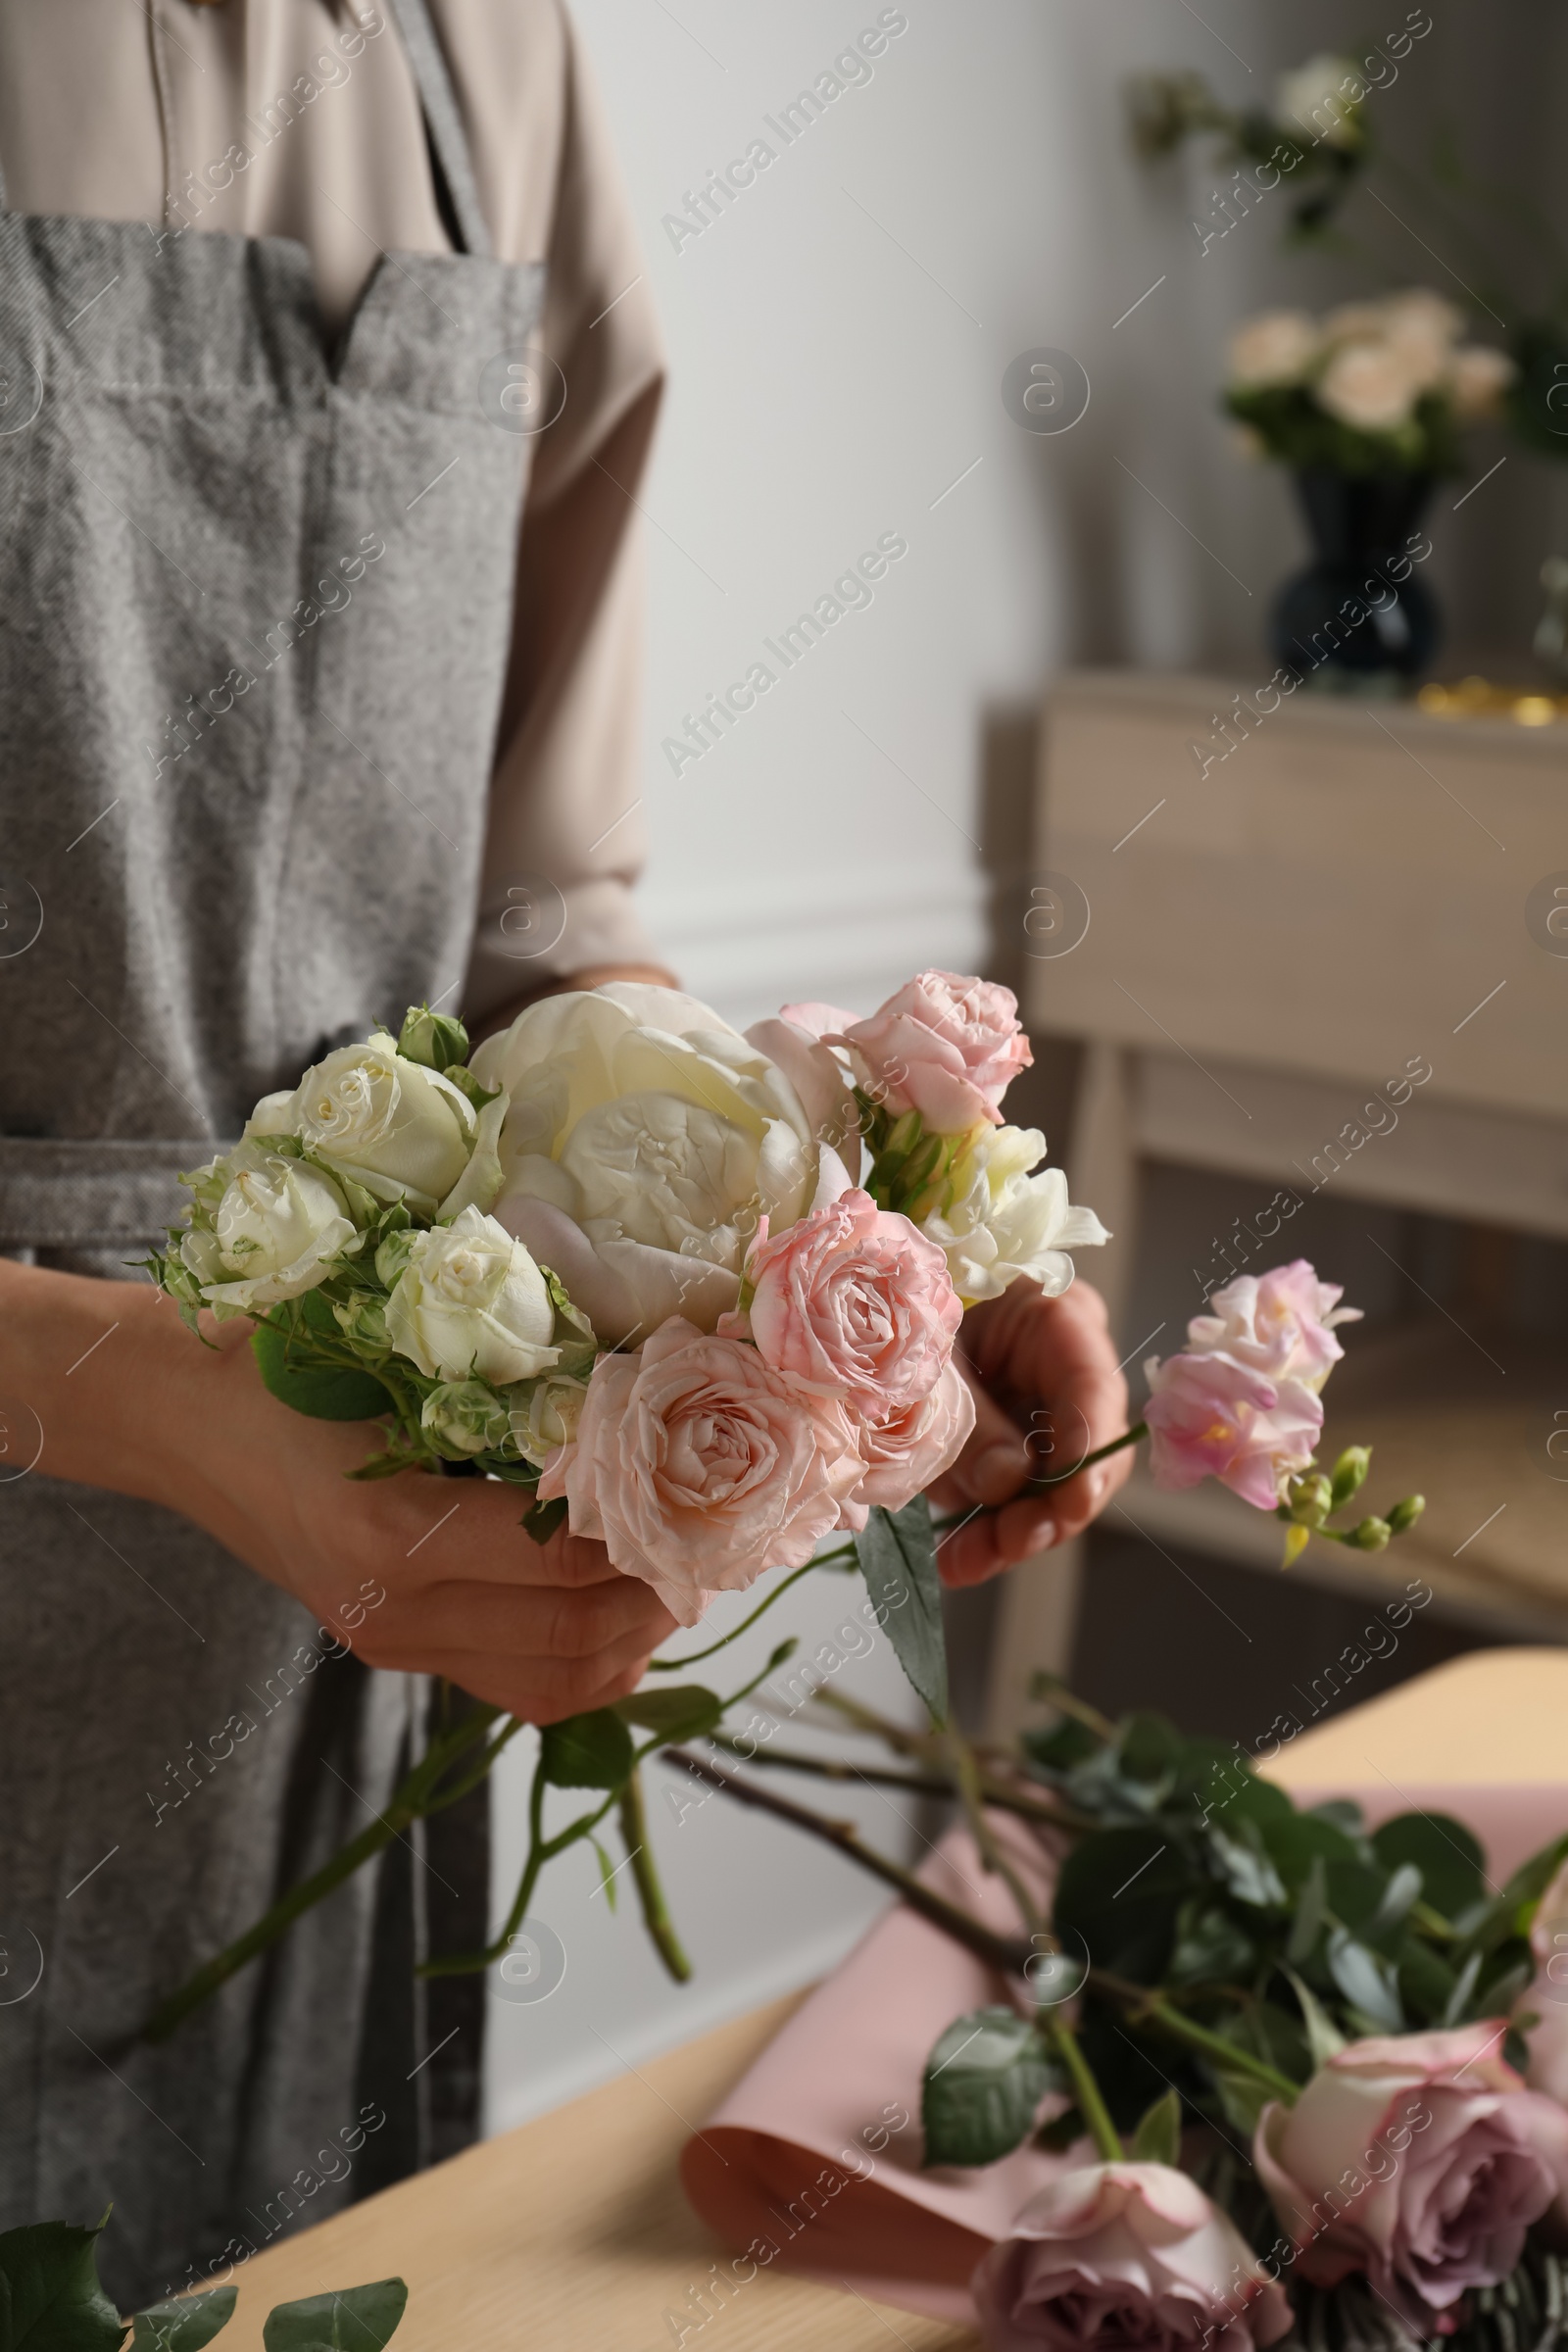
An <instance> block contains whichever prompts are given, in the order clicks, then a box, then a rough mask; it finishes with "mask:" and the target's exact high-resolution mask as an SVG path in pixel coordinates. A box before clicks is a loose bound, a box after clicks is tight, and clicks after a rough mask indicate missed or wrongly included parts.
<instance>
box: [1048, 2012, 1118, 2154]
mask: <svg viewBox="0 0 1568 2352" xmlns="http://www.w3.org/2000/svg"><path fill="white" fill-rule="evenodd" d="M1040 2029H1041V2032H1042V2033H1043V2034H1045V2036H1046V2039H1047V2040H1048V2041H1049V2042H1050V2043H1051V2045H1052V2047H1053V2048H1054V2050H1055V2052H1056V2055H1057V2056H1058V2057H1059V2058H1060V2060H1061V2062H1062V2065H1063V2066H1064V2067H1065V2068H1066V2070H1067V2073H1068V2076H1069V2078H1070V2080H1071V2082H1072V2086H1073V2090H1074V2093H1075V2094H1076V2097H1077V2100H1078V2112H1079V2114H1080V2115H1081V2116H1082V2117H1083V2119H1084V2122H1085V2123H1086V2124H1087V2125H1088V2126H1089V2132H1090V2136H1091V2138H1092V2139H1093V2140H1094V2143H1095V2145H1096V2147H1097V2148H1098V2149H1099V2150H1100V2153H1101V2155H1102V2156H1103V2158H1104V2160H1105V2162H1106V2163H1107V2164H1120V2162H1121V2161H1122V2159H1123V2157H1124V2156H1125V2155H1126V2153H1127V2151H1126V2149H1125V2148H1124V2147H1123V2146H1122V2144H1121V2134H1120V2133H1119V2132H1118V2131H1117V2130H1116V2127H1115V2125H1114V2124H1113V2123H1112V2122H1111V2120H1110V2109H1109V2108H1108V2107H1107V2106H1106V2105H1105V2100H1104V2094H1103V2091H1102V2090H1101V2087H1100V2084H1099V2083H1098V2082H1096V2080H1095V2072H1094V2069H1093V2067H1092V2066H1091V2065H1090V2063H1089V2061H1088V2059H1087V2058H1086V2057H1085V2056H1084V2054H1083V2051H1082V2049H1081V2048H1080V2047H1079V2043H1078V2036H1077V2034H1075V2033H1074V2032H1073V2030H1072V2028H1071V2026H1069V2025H1068V2023H1067V2020H1066V2019H1065V2018H1064V2017H1063V2016H1062V2015H1061V2013H1060V2011H1059V2010H1056V2011H1054V2012H1053V2014H1052V2015H1051V2016H1050V2017H1042V2019H1041V2021H1040Z"/></svg>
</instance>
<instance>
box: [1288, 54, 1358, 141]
mask: <svg viewBox="0 0 1568 2352" xmlns="http://www.w3.org/2000/svg"><path fill="white" fill-rule="evenodd" d="M1365 95H1366V84H1365V82H1364V81H1363V80H1362V79H1361V76H1360V74H1359V73H1357V71H1356V68H1355V63H1354V60H1353V59H1351V58H1348V57H1332V56H1330V55H1328V53H1327V52H1322V53H1320V54H1319V55H1318V56H1317V57H1309V58H1308V59H1307V61H1306V63H1305V65H1304V66H1298V67H1296V69H1295V70H1294V72H1292V73H1282V74H1281V75H1280V78H1279V81H1278V83H1277V84H1276V86H1275V96H1274V118H1275V121H1276V122H1277V123H1281V124H1282V125H1283V127H1284V128H1285V129H1286V130H1289V131H1292V132H1293V133H1294V134H1295V135H1296V136H1297V137H1298V138H1301V139H1304V140H1306V141H1307V142H1308V143H1309V144H1315V143H1316V141H1317V140H1318V139H1323V140H1326V142H1327V143H1328V145H1329V146H1330V147H1358V146H1359V145H1360V143H1361V101H1362V99H1363V98H1364V97H1365Z"/></svg>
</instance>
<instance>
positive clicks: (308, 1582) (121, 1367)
mask: <svg viewBox="0 0 1568 2352" xmlns="http://www.w3.org/2000/svg"><path fill="white" fill-rule="evenodd" d="M109 1326H117V1327H116V1328H115V1329H113V1331H112V1332H111V1333H110V1335H109V1336H108V1337H107V1338H105V1337H104V1335H105V1333H106V1329H107V1328H108V1327H109ZM203 1327H204V1334H205V1336H206V1337H208V1338H209V1339H210V1340H211V1341H212V1343H213V1345H212V1346H211V1347H209V1348H204V1347H202V1346H200V1344H199V1343H198V1342H197V1340H196V1339H195V1338H194V1337H193V1335H192V1334H191V1333H190V1332H189V1331H187V1330H186V1329H185V1328H184V1326H183V1325H182V1324H181V1323H179V1322H178V1320H177V1319H176V1317H175V1314H174V1311H173V1308H172V1305H171V1304H170V1303H169V1301H168V1300H167V1299H162V1298H160V1296H159V1294H158V1293H157V1292H156V1291H154V1290H153V1289H152V1288H151V1287H150V1286H148V1285H144V1284H140V1283H105V1282H95V1281H89V1280H86V1279H84V1278H81V1277H78V1276H74V1275H67V1274H56V1273H51V1272H46V1271H44V1270H43V1269H41V1268H36V1267H28V1266H17V1265H13V1264H10V1263H6V1264H4V1265H3V1268H0V1330H3V1331H4V1333H5V1335H6V1338H5V1349H4V1368H3V1373H0V1383H3V1388H4V1391H5V1393H6V1394H8V1395H9V1396H11V1397H16V1398H19V1399H23V1400H25V1401H27V1402H29V1403H30V1404H31V1405H32V1409H33V1410H34V1411H35V1412H36V1413H37V1415H38V1418H39V1420H40V1421H41V1422H42V1425H43V1429H44V1450H43V1454H42V1456H41V1459H40V1462H39V1468H40V1469H42V1470H44V1471H46V1472H49V1473H52V1474H53V1475H54V1476H56V1477H60V1478H70V1479H76V1480H80V1481H81V1482H82V1483H83V1484H86V1485H90V1486H101V1487H110V1488H113V1489H115V1490H117V1491H119V1492H120V1493H123V1494H131V1495H141V1496H143V1497H145V1498H146V1499H148V1500H150V1501H155V1502H160V1503H163V1504H165V1505H167V1506H168V1507H169V1508H171V1509H173V1510H177V1511H179V1512H182V1513H183V1515H184V1516H185V1517H186V1518H188V1519H192V1520H194V1521H195V1523H196V1524H197V1526H199V1527H202V1528H205V1529H206V1530H207V1532H208V1533H209V1534H210V1535H212V1536H215V1537H216V1538H217V1539H218V1541H219V1542H220V1543H221V1544H223V1545H224V1546H225V1547H226V1548H227V1549H228V1550H229V1551H231V1552H233V1553H234V1554H235V1555H236V1556H237V1557H238V1558H239V1559H242V1560H244V1561H246V1562H247V1563H248V1564H249V1565H250V1566H251V1567H252V1568H254V1569H256V1570H257V1571H258V1573H259V1574H260V1575H262V1576H265V1577H267V1578H268V1579H269V1580H270V1582H271V1583H273V1584H275V1585H280V1586H281V1587H282V1588H283V1589H284V1591H285V1592H288V1593H293V1594H294V1596H295V1597H296V1599H298V1600H300V1601H302V1602H303V1603H304V1605H305V1606H306V1607H307V1608H308V1609H310V1610H311V1611H312V1613H313V1614H314V1615H315V1616H316V1617H317V1619H318V1620H319V1623H320V1624H321V1625H322V1626H323V1627H326V1628H328V1629H330V1630H333V1631H336V1632H337V1633H338V1638H339V1639H341V1640H345V1641H348V1642H351V1643H352V1645H353V1647H354V1649H355V1651H356V1652H357V1653H358V1655H359V1656H361V1657H362V1658H364V1659H365V1660H366V1661H367V1662H368V1664H370V1665H372V1666H386V1667H393V1668H400V1669H407V1670H412V1671H417V1672H421V1673H426V1674H437V1675H443V1676H445V1677H446V1678H447V1679H448V1680H450V1681H452V1682H454V1683H456V1684H458V1685H459V1686H460V1688H462V1689H463V1690H465V1691H469V1692H471V1694H472V1695H473V1696H474V1697H475V1698H479V1699H484V1700H487V1701H489V1702H490V1703H492V1704H494V1705H496V1706H500V1707H504V1708H505V1709H506V1710H507V1711H508V1712H509V1713H510V1714H514V1715H518V1716H521V1717H523V1718H524V1719H525V1720H527V1721H529V1722H531V1723H550V1722H554V1721H556V1720H557V1719H558V1718H559V1717H561V1716H564V1715H572V1714H576V1713H578V1712H580V1711H581V1710H582V1709H585V1708H588V1707H596V1706H605V1705H608V1704H609V1703H610V1702H611V1701H612V1700H613V1699H615V1698H619V1697H623V1696H624V1695H625V1694H626V1693H627V1692H628V1691H633V1690H635V1689H636V1687H637V1684H638V1683H639V1682H640V1681H641V1679H642V1675H643V1671H644V1668H645V1666H646V1663H647V1660H648V1657H649V1654H650V1653H651V1651H652V1650H654V1649H655V1648H656V1647H657V1646H658V1644H659V1643H660V1642H662V1641H663V1640H664V1638H665V1636H666V1635H668V1634H669V1633H671V1632H672V1631H673V1630H674V1620H673V1618H671V1616H670V1615H669V1613H668V1611H667V1610H666V1609H665V1608H664V1606H663V1604H662V1602H661V1601H660V1600H659V1599H658V1598H657V1597H656V1596H655V1594H654V1593H653V1592H652V1590H651V1588H650V1587H649V1586H647V1585H645V1584H643V1583H642V1582H641V1581H640V1580H639V1579H637V1578H635V1577H627V1576H622V1575H620V1574H619V1572H618V1571H617V1570H615V1569H613V1568H612V1566H611V1564H610V1557H609V1554H608V1553H607V1552H606V1550H605V1548H604V1545H603V1544H596V1543H590V1542H587V1541H586V1540H584V1539H583V1538H581V1537H576V1536H568V1535H566V1534H564V1533H562V1534H560V1535H558V1536H556V1537H554V1538H552V1540H551V1541H550V1543H548V1544H535V1543H534V1542H533V1540H532V1539H531V1538H530V1537H529V1536H527V1535H526V1534H524V1532H523V1530H522V1528H521V1526H520V1525H519V1521H520V1520H521V1517H522V1503H523V1497H522V1495H521V1494H520V1493H519V1491H518V1490H517V1489H516V1488H515V1487H508V1486H504V1485H502V1484H500V1483H499V1482H496V1481H491V1480H485V1479H454V1480H446V1479H438V1478H431V1477H428V1476H425V1475H421V1474H420V1473H418V1472H403V1473H400V1474H399V1475H398V1476H397V1477H394V1478H387V1479H375V1480H370V1481H365V1482H359V1481H355V1480H352V1479H350V1478H348V1477H347V1476H346V1475H345V1474H346V1473H347V1472H348V1471H351V1470H355V1469H357V1468H358V1467H359V1466H360V1464H361V1463H362V1462H364V1461H366V1460H367V1459H368V1458H369V1456H370V1455H371V1454H372V1453H373V1452H374V1451H375V1450H376V1449H377V1448H378V1446H379V1445H380V1444H381V1440H382V1433H381V1431H380V1430H379V1428H378V1427H377V1426H376V1425H375V1424H374V1423H368V1422H341V1421H316V1420H311V1419H308V1418H307V1417H305V1416H304V1415H302V1414H299V1413H295V1412H293V1411H291V1410H290V1408H289V1407H288V1406H287V1405H285V1404H281V1403H279V1401H278V1400H277V1398H276V1397H272V1396H271V1395H270V1394H269V1392H268V1390H267V1389H266V1388H264V1386H263V1385H262V1379H261V1374H260V1372H259V1371H258V1369H257V1366H256V1361H255V1358H254V1356H253V1355H252V1353H251V1350H250V1347H249V1344H248V1343H249V1338H250V1332H251V1325H250V1324H249V1322H248V1321H246V1322H228V1323H222V1324H215V1323H212V1322H211V1321H210V1320H209V1319H208V1318H206V1317H204V1318H203ZM95 1342H100V1343H101V1344H100V1345H97V1346H94V1345H93V1344H94V1343H95ZM83 1348H92V1352H91V1354H90V1355H88V1356H87V1357H86V1358H85V1359H84V1360H83V1359H82V1356H81V1351H82V1349H83ZM84 1376H85V1377H84ZM68 1379H69V1387H68V1386H67V1385H66V1384H67V1381H68ZM377 1593H380V1594H383V1595H384V1597H382V1598H375V1597H373V1596H374V1595H375V1594H377Z"/></svg>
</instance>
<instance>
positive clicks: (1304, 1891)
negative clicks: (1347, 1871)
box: [1285, 1854, 1328, 1967]
mask: <svg viewBox="0 0 1568 2352" xmlns="http://www.w3.org/2000/svg"><path fill="white" fill-rule="evenodd" d="M1327 1912H1328V1873H1327V1871H1326V1870H1325V1868H1324V1865H1323V1857H1322V1855H1321V1854H1314V1855H1313V1856H1312V1867H1311V1869H1310V1870H1309V1871H1308V1872H1307V1874H1306V1884H1305V1885H1304V1886H1303V1887H1302V1888H1301V1891H1300V1894H1299V1897H1298V1898H1297V1905H1296V1917H1295V1918H1294V1919H1293V1920H1292V1922H1291V1933H1290V1937H1289V1940H1288V1941H1287V1943H1286V1946H1285V1957H1286V1959H1287V1960H1291V1961H1294V1962H1295V1963H1296V1965H1297V1966H1298V1967H1299V1966H1300V1964H1301V1962H1302V1961H1303V1960H1309V1959H1310V1958H1311V1956H1312V1953H1313V1950H1314V1949H1315V1947H1316V1944H1317V1939H1318V1937H1319V1936H1321V1935H1322V1933H1323V1922H1324V1919H1325V1917H1326V1916H1327Z"/></svg>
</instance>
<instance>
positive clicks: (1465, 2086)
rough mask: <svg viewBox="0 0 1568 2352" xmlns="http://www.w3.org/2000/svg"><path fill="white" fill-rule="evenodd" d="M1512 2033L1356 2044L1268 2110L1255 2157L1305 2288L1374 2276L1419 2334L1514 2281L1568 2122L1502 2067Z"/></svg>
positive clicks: (1561, 2161) (1471, 2031)
mask: <svg viewBox="0 0 1568 2352" xmlns="http://www.w3.org/2000/svg"><path fill="white" fill-rule="evenodd" d="M1505 2031H1506V2028H1505V2026H1504V2024H1503V2022H1502V2021H1501V2020H1500V2019H1497V2018H1493V2019H1490V2020H1483V2021H1482V2022H1481V2023H1480V2024H1479V2025H1473V2026H1461V2027H1459V2028H1458V2029H1457V2030H1456V2031H1455V2032H1453V2033H1451V2034H1397V2035H1392V2036H1389V2037H1386V2038H1381V2039H1376V2040H1369V2041H1352V2042H1351V2043H1350V2044H1349V2045H1348V2048H1346V2049H1343V2050H1341V2051H1340V2052H1339V2053H1338V2055H1337V2056H1335V2057H1333V2058H1331V2059H1330V2060H1329V2061H1328V2063H1327V2065H1326V2066H1323V2067H1320V2068H1319V2069H1318V2072H1317V2073H1316V2074H1315V2075H1314V2076H1313V2077H1312V2080H1311V2081H1310V2082H1308V2084H1307V2085H1306V2088H1305V2089H1304V2090H1303V2091H1302V2093H1301V2095H1300V2097H1299V2099H1298V2100H1297V2102H1296V2104H1295V2106H1294V2107H1284V2106H1281V2105H1280V2104H1279V2103H1278V2101H1274V2102H1271V2103H1270V2105H1268V2106H1267V2107H1265V2108H1264V2110H1263V2112H1262V2114H1261V2115H1260V2116H1259V2118H1258V2123H1257V2132H1256V2136H1255V2138H1254V2140H1253V2144H1252V2161H1253V2163H1254V2164H1255V2165H1256V2167H1257V2171H1258V2177H1259V2179H1260V2180H1262V2182H1263V2184H1264V2186H1265V2187H1266V2188H1267V2190H1268V2193H1269V2195H1270V2197H1271V2198H1272V2199H1273V2202H1274V2210H1275V2212H1276V2213H1277V2214H1278V2215H1279V2217H1280V2220H1281V2221H1282V2222H1283V2223H1284V2225H1285V2227H1286V2229H1289V2231H1290V2232H1291V2236H1292V2239H1293V2241H1294V2243H1295V2246H1296V2249H1297V2254H1296V2261H1297V2267H1298V2269H1299V2271H1300V2273H1301V2276H1302V2277H1303V2278H1310V2279H1311V2280H1313V2281H1314V2282H1315V2283H1316V2284H1317V2285H1319V2286H1333V2285H1335V2284H1336V2283H1337V2282H1338V2281H1339V2280H1340V2279H1341V2278H1346V2277H1348V2275H1349V2274H1350V2273H1352V2272H1364V2273H1365V2274H1366V2276H1367V2278H1369V2279H1370V2280H1371V2282H1372V2285H1373V2286H1374V2287H1375V2289H1376V2290H1377V2292H1378V2293H1379V2294H1380V2295H1383V2296H1386V2297H1387V2299H1388V2301H1389V2302H1390V2303H1392V2304H1393V2305H1394V2307H1395V2309H1396V2310H1397V2311H1399V2312H1401V2313H1402V2314H1403V2315H1404V2317H1405V2318H1406V2319H1407V2320H1409V2321H1410V2323H1411V2325H1412V2326H1413V2327H1417V2328H1420V2329H1423V2330H1425V2329H1428V2328H1430V2327H1431V2325H1432V2319H1433V2314H1434V2313H1436V2312H1445V2311H1447V2310H1448V2309H1449V2308H1450V2307H1451V2306H1452V2305H1453V2304H1455V2303H1457V2301H1458V2300H1459V2298H1460V2296H1461V2295H1462V2294H1463V2293H1464V2292H1465V2290H1466V2288H1467V2287H1472V2286H1490V2285H1493V2284H1495V2281H1496V2280H1497V2279H1499V2278H1507V2276H1508V2274H1509V2272H1510V2271H1512V2270H1513V2269H1514V2267H1515V2265H1516V2264H1517V2263H1518V2260H1519V2257H1520V2254H1521V2253H1522V2252H1523V2250H1524V2242H1525V2231H1526V2229H1528V2228H1529V2226H1530V2224H1531V2223H1532V2222H1534V2221H1538V2220H1539V2219H1540V2217H1541V2216H1542V2214H1544V2212H1545V2211H1546V2209H1547V2207H1548V2206H1549V2205H1550V2204H1551V2203H1552V2201H1553V2199H1554V2198H1555V2197H1556V2196H1557V2194H1558V2192H1559V2190H1560V2189H1561V2188H1562V2186H1563V2184H1564V2181H1565V2180H1568V2115H1565V2114H1564V2113H1563V2111H1562V2109H1561V2108H1560V2107H1558V2106H1557V2105H1556V2104H1555V2103H1554V2102H1553V2101H1552V2100H1550V2099H1546V2098H1543V2097H1542V2095H1541V2094H1540V2092H1539V2091H1534V2090H1527V2089H1526V2088H1525V2086H1524V2083H1523V2082H1522V2081H1521V2080H1520V2078H1519V2076H1518V2075H1516V2074H1515V2073H1514V2071H1513V2068H1512V2067H1511V2066H1509V2065H1507V2064H1506V2063H1505V2062H1504V2060H1503V2059H1502V2058H1500V2057H1499V2056H1498V2054H1497V2053H1498V2049H1499V2047H1500V2045H1501V2042H1502V2037H1503V2034H1504V2032H1505Z"/></svg>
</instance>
